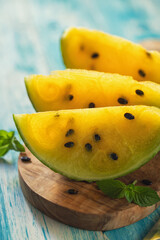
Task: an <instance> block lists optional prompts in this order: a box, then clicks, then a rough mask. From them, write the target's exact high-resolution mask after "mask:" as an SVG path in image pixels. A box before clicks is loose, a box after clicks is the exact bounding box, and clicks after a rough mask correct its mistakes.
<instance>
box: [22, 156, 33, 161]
mask: <svg viewBox="0 0 160 240" xmlns="http://www.w3.org/2000/svg"><path fill="white" fill-rule="evenodd" d="M21 160H22V161H23V162H29V161H31V158H29V157H27V156H22V157H21Z"/></svg>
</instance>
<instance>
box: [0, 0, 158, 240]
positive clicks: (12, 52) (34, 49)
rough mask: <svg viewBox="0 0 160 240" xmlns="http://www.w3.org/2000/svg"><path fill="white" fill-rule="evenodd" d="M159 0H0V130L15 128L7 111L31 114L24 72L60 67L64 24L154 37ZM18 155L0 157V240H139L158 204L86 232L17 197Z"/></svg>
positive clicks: (134, 37) (138, 38)
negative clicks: (116, 225) (135, 218)
mask: <svg viewBox="0 0 160 240" xmlns="http://www.w3.org/2000/svg"><path fill="white" fill-rule="evenodd" d="M159 13H160V1H159V0H141V1H139V0H128V1H124V0H115V1H109V0H99V1H97V0H84V1H83V0H76V1H74V0H70V1H67V0H34V1H32V0H21V1H19V0H0V59H1V60H0V129H6V130H15V126H14V123H13V120H12V113H31V112H34V110H33V108H32V106H31V104H30V102H29V100H28V98H27V94H26V92H25V87H24V82H23V78H24V76H26V75H28V74H34V73H42V74H48V73H49V72H50V71H51V70H56V69H64V65H63V63H62V59H61V53H60V50H59V49H60V46H59V39H60V36H61V34H62V32H63V30H64V29H65V28H66V27H68V26H73V25H74V26H85V27H89V28H97V29H100V30H103V31H106V32H109V33H112V34H116V35H119V36H122V37H125V38H127V39H130V40H133V41H135V42H139V41H141V40H144V39H146V38H160V25H159V23H160V14H159ZM17 158H18V154H16V153H10V154H8V155H7V156H6V160H5V161H4V160H2V159H1V161H0V240H10V239H11V240H12V239H13V240H24V239H26V240H28V239H29V240H36V239H38V240H43V239H44V240H50V239H52V240H63V239H65V240H74V239H76V240H80V239H81V240H82V239H84V240H104V239H107V240H141V239H142V238H143V237H144V236H145V234H147V232H148V231H149V230H150V228H151V227H152V226H153V225H154V223H155V222H156V221H157V220H158V219H159V218H160V208H159V209H157V210H156V211H155V212H154V213H152V214H151V215H150V216H148V217H147V218H145V219H143V220H141V221H139V222H137V223H135V224H132V225H130V226H128V227H124V228H121V229H117V230H113V231H106V232H92V231H83V230H79V229H75V228H72V227H69V226H66V225H64V224H61V223H59V222H57V221H54V220H52V219H50V218H48V217H46V216H45V215H43V214H42V213H41V212H39V211H38V210H36V209H35V208H34V207H32V206H31V205H30V204H29V203H28V202H27V201H26V200H25V199H24V197H23V194H22V191H21V189H20V186H19V181H18V172H17Z"/></svg>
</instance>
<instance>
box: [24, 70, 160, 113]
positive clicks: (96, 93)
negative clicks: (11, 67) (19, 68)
mask: <svg viewBox="0 0 160 240" xmlns="http://www.w3.org/2000/svg"><path fill="white" fill-rule="evenodd" d="M25 84H26V89H27V92H28V96H29V98H30V100H31V102H32V104H33V106H34V107H35V109H36V111H39V112H40V111H52V110H60V109H78V108H94V107H95V108H96V107H106V106H123V105H148V106H156V107H160V85H159V84H156V83H153V82H147V81H146V82H138V81H135V80H133V79H132V77H129V76H122V75H119V74H109V73H101V72H96V71H87V70H63V71H54V72H52V75H49V76H43V75H31V76H29V77H26V78H25Z"/></svg>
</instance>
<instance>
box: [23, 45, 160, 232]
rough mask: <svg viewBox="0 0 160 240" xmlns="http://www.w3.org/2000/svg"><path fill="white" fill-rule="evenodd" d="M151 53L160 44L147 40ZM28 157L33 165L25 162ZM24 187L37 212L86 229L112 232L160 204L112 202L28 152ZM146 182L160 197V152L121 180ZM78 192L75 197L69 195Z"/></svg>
mask: <svg viewBox="0 0 160 240" xmlns="http://www.w3.org/2000/svg"><path fill="white" fill-rule="evenodd" d="M141 44H142V45H143V46H144V47H145V48H147V49H149V50H154V49H155V50H158V51H160V41H156V40H146V41H144V42H142V43H141ZM24 155H27V156H28V157H30V158H31V161H30V162H23V161H22V160H21V157H22V156H24ZM18 171H19V180H20V184H21V188H22V191H23V194H24V196H25V197H26V199H27V200H28V201H29V202H30V203H31V204H32V205H33V206H34V207H36V208H37V209H39V210H40V211H42V212H43V213H45V214H46V215H48V216H49V217H51V218H54V219H57V220H58V221H60V222H63V223H65V224H68V225H70V226H73V227H77V228H82V229H87V230H99V231H103V230H111V229H115V228H120V227H124V226H127V225H129V224H132V223H134V222H136V221H139V220H140V219H142V218H144V217H146V216H148V215H149V214H150V213H152V212H153V211H154V210H155V209H156V208H157V207H158V206H159V205H160V203H158V204H156V205H153V206H151V207H139V206H137V205H135V204H131V203H130V204H129V203H128V202H127V201H126V200H125V199H114V200H113V199H110V198H109V197H107V196H105V195H104V194H103V193H102V192H101V191H100V190H99V189H98V188H97V186H96V183H87V182H77V181H72V180H69V179H68V178H65V177H63V176H61V175H60V174H58V173H55V172H53V171H52V170H50V169H49V168H47V167H46V166H45V165H43V164H42V163H41V162H40V161H39V160H37V159H36V158H35V157H34V156H33V155H32V154H31V153H30V151H29V150H28V149H26V153H21V154H20V156H19V160H18ZM135 179H136V180H138V183H137V184H138V185H142V186H144V185H143V184H142V180H144V179H147V180H150V181H151V182H152V188H153V189H155V190H156V191H157V193H158V194H159V195H160V152H159V154H157V156H156V157H155V158H154V159H152V160H151V161H150V162H149V163H147V164H146V165H145V166H143V167H141V168H140V169H138V170H137V171H135V172H133V173H131V174H129V175H127V176H125V177H122V178H120V180H122V181H123V182H125V183H126V184H128V183H131V182H133V181H134V180H135ZM68 190H69V192H71V193H72V192H73V190H75V192H76V194H70V193H69V192H68Z"/></svg>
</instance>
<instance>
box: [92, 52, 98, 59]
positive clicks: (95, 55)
mask: <svg viewBox="0 0 160 240" xmlns="http://www.w3.org/2000/svg"><path fill="white" fill-rule="evenodd" d="M98 57H99V53H93V54H92V55H91V58H98Z"/></svg>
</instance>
